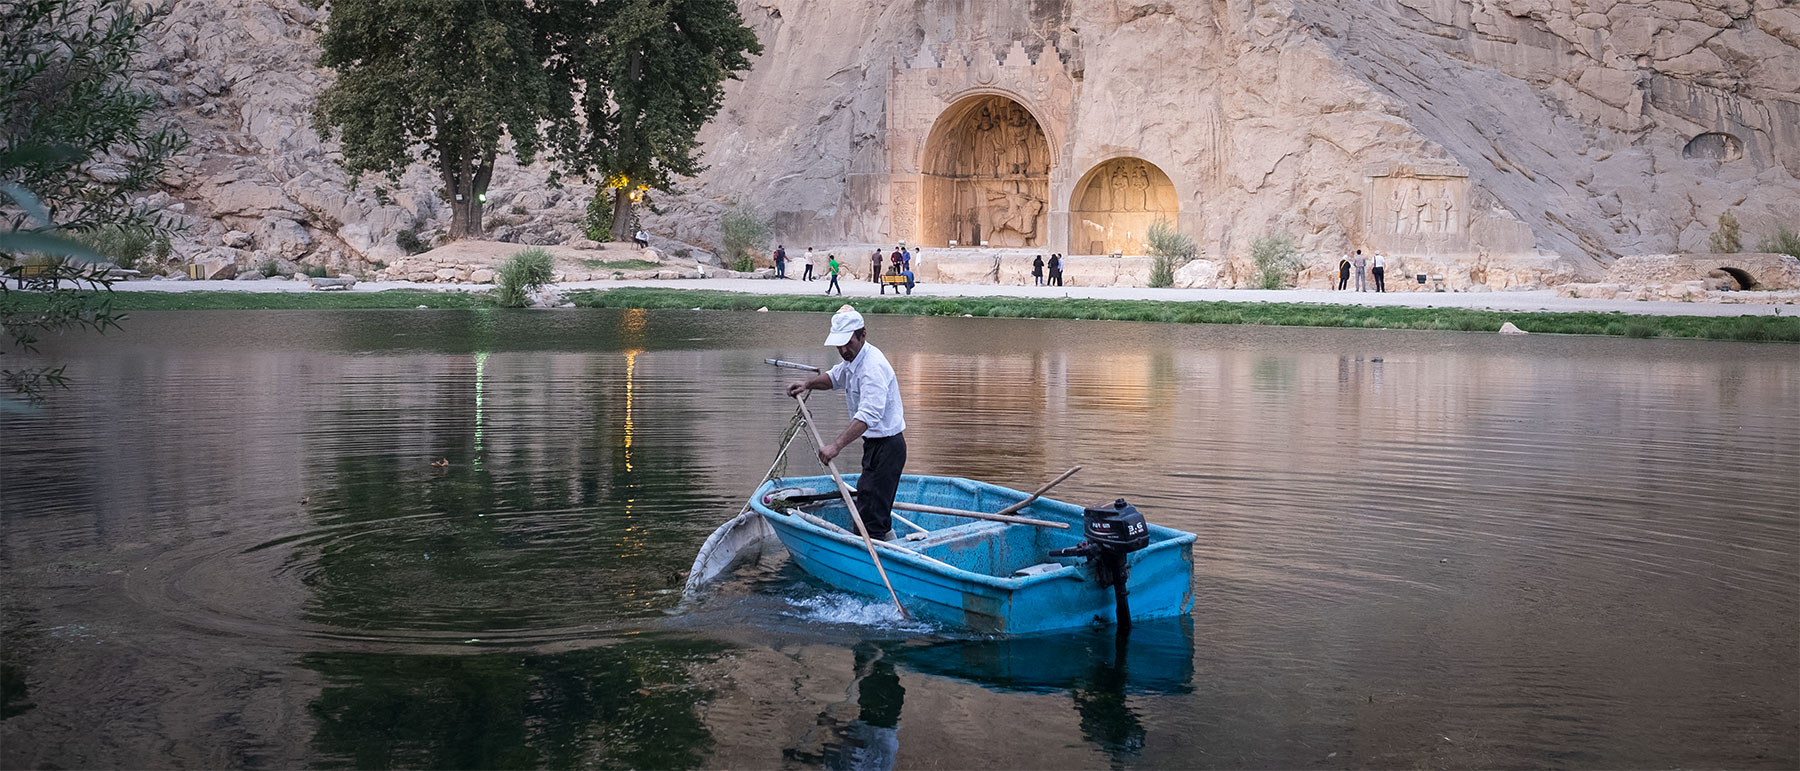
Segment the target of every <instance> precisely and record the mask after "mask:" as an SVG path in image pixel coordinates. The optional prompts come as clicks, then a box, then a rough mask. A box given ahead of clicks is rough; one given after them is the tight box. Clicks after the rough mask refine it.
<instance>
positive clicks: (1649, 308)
mask: <svg viewBox="0 0 1800 771" xmlns="http://www.w3.org/2000/svg"><path fill="white" fill-rule="evenodd" d="M556 286H557V287H559V288H561V289H563V290H564V291H568V290H575V289H617V288H620V287H654V288H657V289H712V290H718V291H725V292H745V293H751V294H810V293H820V294H822V293H824V291H825V282H823V281H813V282H810V283H809V282H804V281H793V280H789V281H767V280H758V279H745V278H708V279H684V280H660V281H655V280H645V281H582V282H572V283H566V284H557V285H556ZM113 288H114V289H115V290H118V291H123V292H194V291H207V290H214V291H232V292H306V291H312V290H311V288H310V286H309V285H308V284H306V283H304V282H296V281H278V280H274V279H265V280H262V281H121V282H119V283H117V284H114V285H113ZM489 288H491V287H490V286H489V285H486V284H419V283H413V282H410V281H367V282H362V283H359V284H357V285H356V289H354V290H352V291H357V292H378V291H381V290H384V289H413V290H420V291H427V292H431V291H437V292H455V291H475V290H485V289H489ZM843 289H844V297H845V298H859V297H876V296H877V294H876V286H875V285H874V284H871V283H869V282H867V281H846V282H843ZM888 295H889V296H892V295H893V293H892V292H889V293H888ZM913 296H915V297H1043V298H1054V297H1071V298H1082V299H1095V300H1169V301H1176V302H1240V303H1242V302H1281V303H1317V304H1324V305H1366V306H1371V307H1399V308H1471V309H1477V310H1495V311H1555V312H1571V311H1598V312H1602V313H1607V312H1619V313H1631V314H1642V315H1652V316H1768V315H1776V314H1779V315H1783V316H1788V315H1800V306H1796V305H1793V304H1789V305H1765V304H1757V303H1742V304H1739V303H1681V302H1641V301H1634V300H1582V299H1576V298H1570V297H1558V296H1556V291H1555V290H1553V289H1541V290H1535V291H1529V292H1392V293H1386V294H1377V293H1374V292H1330V291H1323V290H1318V289H1277V290H1260V289H1150V288H1145V287H1110V286H1105V287H1102V286H1066V287H1039V286H1002V285H995V284H920V285H919V286H917V287H915V288H914V289H913Z"/></svg>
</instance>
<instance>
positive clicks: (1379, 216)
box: [147, 0, 1800, 275]
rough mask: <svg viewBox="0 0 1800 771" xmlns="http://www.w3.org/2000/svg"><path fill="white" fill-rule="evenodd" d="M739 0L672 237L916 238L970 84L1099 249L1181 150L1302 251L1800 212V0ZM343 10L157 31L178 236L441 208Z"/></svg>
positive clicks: (1202, 192) (1503, 239) (1182, 204)
mask: <svg viewBox="0 0 1800 771" xmlns="http://www.w3.org/2000/svg"><path fill="white" fill-rule="evenodd" d="M740 8H741V10H742V11H743V13H744V17H745V19H746V21H747V23H749V24H751V25H752V26H753V27H754V28H755V29H756V30H757V33H758V36H759V37H760V38H761V40H762V41H763V43H764V45H765V47H766V51H765V53H764V55H763V56H762V57H761V58H760V59H759V60H757V62H756V65H755V69H754V70H753V71H752V72H750V73H748V74H747V75H746V76H745V78H744V79H743V80H742V81H741V82H737V83H734V84H732V86H731V88H730V90H729V93H728V96H727V99H726V102H725V106H724V108H723V110H722V111H721V112H720V114H719V116H718V118H717V119H716V120H715V121H714V122H713V124H711V125H710V126H709V127H708V128H707V129H706V131H705V133H704V134H703V139H704V140H705V146H706V156H705V162H706V163H707V164H708V166H709V168H708V170H707V171H706V172H704V173H703V174H701V175H700V176H699V177H697V178H695V179H692V180H688V181H687V182H685V183H684V184H683V185H682V187H681V188H680V189H679V190H678V191H677V192H676V193H675V194H673V195H667V194H665V195H661V196H658V197H657V200H656V204H657V206H658V208H659V209H661V211H662V213H661V214H647V215H646V216H645V221H646V223H647V224H648V225H649V227H650V228H651V229H652V230H653V231H655V232H657V233H658V234H659V235H668V236H672V237H675V238H680V239H682V240H685V241H690V242H695V243H716V241H717V231H716V227H717V225H716V222H717V218H718V214H719V213H720V212H721V211H722V210H723V208H724V206H725V205H726V203H727V202H729V201H731V200H733V199H740V198H741V199H745V200H750V201H753V202H755V203H756V204H758V205H759V206H760V207H761V208H762V209H763V210H764V211H766V212H769V213H770V214H772V215H773V216H774V217H775V220H776V224H777V228H776V232H777V238H778V239H779V240H782V241H784V242H786V243H787V244H788V245H789V246H790V247H799V246H802V245H809V244H817V245H820V246H825V245H827V244H833V243H868V242H885V241H890V240H892V239H894V238H897V237H901V236H902V235H903V234H905V233H907V232H910V231H909V230H908V228H910V227H913V226H914V224H915V223H916V222H918V221H920V220H921V219H924V218H929V217H931V216H934V215H932V214H931V212H930V210H929V201H926V202H924V204H923V205H924V208H923V209H922V208H920V206H921V202H920V201H918V200H915V199H911V198H908V197H907V196H909V195H916V194H917V193H916V189H917V186H915V187H913V188H909V187H908V184H909V182H910V181H911V180H912V179H915V178H917V176H918V174H919V173H921V169H919V168H907V164H908V163H909V162H911V163H913V164H914V165H915V166H917V164H918V163H920V161H918V159H919V158H921V157H922V156H923V154H924V153H925V152H926V151H927V149H928V148H927V147H926V146H925V145H927V144H929V143H930V142H932V141H936V140H934V139H932V138H931V137H934V136H936V134H929V133H926V130H927V129H931V128H932V122H933V120H935V118H936V116H937V115H938V114H940V110H939V107H938V106H937V105H940V104H951V103H954V102H955V100H957V99H961V98H964V96H965V95H967V94H990V95H991V94H999V95H1002V96H1007V97H1008V98H1015V99H1018V100H1020V101H1021V102H1022V103H1024V104H1025V105H1026V106H1027V107H1028V108H1030V109H1031V110H1032V112H1033V114H1034V115H1035V117H1036V119H1037V120H1038V121H1040V122H1041V123H1043V124H1044V131H1045V132H1046V133H1047V134H1048V135H1049V138H1050V144H1051V145H1052V149H1051V153H1052V155H1053V157H1054V163H1053V164H1052V168H1051V171H1050V178H1049V180H1048V182H1047V183H1045V184H1047V186H1048V189H1049V191H1050V193H1049V195H1048V199H1049V200H1047V201H1043V202H1041V203H1042V205H1043V206H1044V207H1045V209H1046V211H1045V214H1044V219H1043V223H1044V227H1043V232H1044V233H1046V234H1047V235H1046V236H1044V241H1043V242H1042V243H1041V245H1042V246H1043V247H1045V250H1046V251H1052V250H1054V251H1064V252H1070V251H1074V252H1076V253H1080V250H1079V249H1078V248H1077V249H1070V248H1068V245H1069V244H1070V243H1071V241H1073V242H1076V243H1078V244H1079V243H1083V242H1084V241H1083V240H1082V239H1081V238H1080V236H1079V232H1080V227H1079V221H1080V220H1081V217H1082V216H1083V215H1082V214H1080V213H1079V212H1074V213H1071V211H1070V210H1071V208H1079V207H1078V206H1075V205H1074V204H1073V202H1072V201H1073V199H1074V198H1075V197H1076V196H1077V195H1078V193H1079V190H1078V188H1080V187H1081V186H1082V185H1083V184H1084V182H1083V180H1084V179H1085V178H1086V177H1087V176H1089V175H1091V170H1092V169H1097V168H1099V167H1100V165H1101V164H1104V163H1107V162H1108V161H1110V160H1114V159H1120V158H1132V159H1144V160H1146V161H1148V162H1150V163H1152V164H1154V166H1156V167H1157V168H1158V169H1160V170H1161V171H1162V172H1164V173H1166V175H1167V177H1168V178H1169V179H1171V180H1172V183H1171V184H1172V186H1173V187H1174V188H1175V191H1176V194H1177V195H1176V198H1177V199H1178V201H1179V213H1178V216H1177V217H1176V219H1177V221H1178V223H1179V225H1180V227H1181V229H1182V230H1183V231H1185V232H1187V233H1189V234H1190V235H1193V236H1194V237H1196V239H1197V240H1198V241H1199V242H1200V244H1201V246H1202V248H1203V249H1204V250H1205V251H1206V253H1207V256H1208V257H1211V258H1214V259H1223V260H1238V261H1241V260H1242V259H1243V258H1244V255H1245V254H1246V253H1247V250H1248V246H1249V243H1250V241H1251V240H1252V239H1253V238H1255V237H1257V236H1260V235H1262V234H1265V233H1269V232H1274V231H1277V230H1285V231H1287V232H1290V233H1293V234H1295V235H1296V236H1298V238H1299V241H1300V245H1301V248H1302V250H1303V251H1304V252H1307V253H1312V254H1320V255H1325V254H1335V253H1336V252H1338V251H1341V250H1344V249H1349V248H1382V249H1385V250H1388V251H1389V252H1390V253H1396V254H1399V255H1403V256H1404V255H1411V256H1414V257H1416V258H1418V259H1433V260H1445V261H1454V260H1458V259H1466V260H1481V261H1483V262H1484V263H1486V264H1493V263H1496V262H1504V261H1506V260H1507V259H1508V258H1509V257H1517V258H1518V259H1519V260H1520V261H1522V262H1529V263H1531V264H1538V263H1542V262H1544V261H1545V260H1550V261H1552V262H1555V263H1556V267H1555V269H1554V270H1553V271H1551V272H1553V273H1560V274H1588V275H1597V274H1598V273H1599V272H1600V271H1601V270H1603V268H1604V266H1605V264H1607V263H1609V262H1611V261H1612V260H1613V259H1614V258H1616V257H1618V256H1620V255H1628V254H1642V253H1664V252H1672V251H1697V250H1704V249H1705V241H1706V236H1707V234H1708V233H1709V232H1710V231H1711V230H1712V228H1713V226H1714V222H1715V221H1716V219H1717V218H1718V216H1719V215H1720V214H1721V213H1723V212H1726V211H1730V212H1731V213H1733V214H1734V215H1735V216H1736V218H1737V219H1738V220H1739V221H1740V222H1741V223H1743V227H1744V232H1745V233H1746V236H1747V238H1746V240H1747V241H1751V240H1754V238H1755V237H1756V236H1757V235H1759V234H1762V233H1766V232H1769V231H1771V230H1773V229H1774V227H1775V226H1776V225H1777V224H1787V225H1788V226H1789V227H1793V226H1794V225H1795V224H1796V223H1800V96H1797V94H1800V5H1796V3H1795V2H1794V0H1646V1H1645V2H1618V1H1617V0H1210V1H1203V2H1187V3H1157V2H1149V3H1139V2H1125V1H1121V0H1032V1H1031V2H1018V3H971V2H966V1H965V0H899V1H898V2H891V3H872V2H867V0H744V1H743V2H741V3H740ZM327 12H328V8H327V10H324V11H315V10H313V9H311V8H309V7H308V6H306V5H305V4H304V3H302V2H300V0H230V1H225V2H214V3H183V4H177V5H176V7H175V11H174V14H173V16H172V17H171V19H170V20H169V23H168V25H167V26H166V27H165V28H164V29H162V30H161V31H159V32H158V33H157V34H156V35H155V36H154V39H153V40H152V41H151V45H150V46H149V50H148V51H147V57H148V60H149V61H148V63H149V64H150V65H151V69H152V75H151V78H152V80H153V82H154V85H155V86H156V87H157V88H158V89H159V90H160V91H161V93H162V94H163V95H164V97H165V99H166V100H168V102H169V110H170V111H171V113H172V114H173V115H174V116H175V117H176V118H177V119H178V120H179V121H180V122H182V123H183V124H184V125H186V126H187V127H188V128H189V130H190V132H192V133H193V134H194V136H195V138H196V142H195V146H194V149H193V150H192V151H191V152H190V153H189V154H188V155H187V156H185V157H183V158H182V159H180V162H179V165H178V168H177V169H176V170H175V171H174V172H172V173H171V174H170V175H169V178H168V179H167V180H166V182H167V183H168V185H169V189H168V191H167V192H166V193H162V194H158V195H156V196H153V197H152V199H151V202H152V203H154V204H157V205H159V206H163V207H165V208H168V209H169V210H170V211H179V213H180V214H181V215H182V216H184V217H185V218H186V221H187V222H188V223H189V224H190V225H191V230H190V231H189V233H188V237H187V239H186V241H185V242H184V243H183V244H182V245H181V248H182V249H185V250H187V251H189V252H192V251H196V250H222V249H236V250H237V252H236V253H237V254H238V255H240V256H241V258H242V259H243V260H244V262H246V263H247V264H249V263H253V262H255V261H258V260H262V259H275V258H283V259H299V258H305V259H308V260H310V261H316V262H325V263H328V264H335V265H338V266H341V267H343V268H348V269H357V268H359V267H366V266H367V265H368V262H369V261H372V260H379V261H388V260H392V259H394V258H395V257H397V256H398V255H399V254H400V253H401V252H400V250H399V248H398V247H397V246H396V245H395V237H396V235H397V234H399V233H401V232H402V231H406V230H412V231H415V232H419V233H424V234H427V237H429V233H430V232H431V231H433V230H434V229H439V228H442V227H443V225H444V224H446V222H447V220H448V212H447V211H446V210H445V207H444V206H443V204H442V202H441V201H439V200H438V199H437V197H436V193H435V190H436V183H435V180H434V179H433V176H432V175H431V174H430V173H429V172H427V171H426V170H424V169H423V168H419V169H415V170H413V171H411V172H409V173H408V174H406V175H405V176H403V177H402V178H401V180H400V181H399V182H398V183H396V184H389V185H387V187H388V190H389V192H388V195H386V196H384V197H378V196H377V194H376V193H375V191H374V185H373V183H374V182H376V181H377V180H365V181H364V182H363V185H362V186H361V187H360V188H352V187H351V186H350V185H349V182H348V180H347V179H345V177H344V174H343V172H342V171H341V170H340V169H338V168H337V166H336V165H335V164H333V163H332V160H333V157H334V155H333V154H334V151H335V148H334V146H333V145H332V144H331V143H326V142H322V141H320V140H319V138H318V136H317V134H316V132H315V131H314V129H313V127H312V123H311V118H310V114H309V110H310V105H311V101H312V97H313V95H314V94H316V93H317V90H318V88H319V87H320V86H321V85H322V84H323V83H325V82H327V79H328V78H329V76H330V75H329V73H328V72H325V71H322V70H319V69H318V68H316V67H315V66H314V64H313V62H314V60H315V59H316V56H317V49H316V40H317V36H318V34H319V31H320V30H321V29H322V25H323V19H324V17H323V14H324V13H327ZM1044 73H1049V74H1047V75H1046V74H1044ZM983 78H987V80H985V81H984V80H982V79H983ZM1008 78H1011V80H1008ZM934 99H939V100H942V101H941V102H937V101H932V100H934ZM943 114H948V113H947V112H944V113H943ZM920 116H923V117H922V118H921V117H920ZM907 121H912V123H908V122H907ZM915 124H916V125H917V126H919V127H921V128H917V129H915V128H913V127H912V126H914V125H915ZM909 132H912V133H909ZM909 158H911V159H913V160H912V161H909V160H908V159H909ZM927 171H928V170H927ZM909 174H911V175H913V176H912V177H909V176H908V175H909ZM545 176H546V175H545V174H544V173H543V172H542V170H539V169H530V168H525V169H520V168H516V167H503V168H502V169H501V170H499V171H498V172H496V175H495V183H494V191H493V193H492V194H491V196H490V205H489V210H488V211H489V214H490V223H491V224H493V225H496V226H498V230H497V232H496V233H495V235H497V236H498V237H500V238H502V239H504V240H516V241H520V242H527V243H557V242H562V241H565V240H568V239H571V238H575V237H577V236H578V235H579V233H578V229H579V228H578V222H579V217H580V212H581V207H582V206H583V205H585V203H586V199H587V196H588V191H587V190H580V189H578V190H573V191H565V190H557V189H552V188H549V187H548V186H547V185H546V184H545V183H544V180H545ZM909 191H911V192H909ZM1059 245H1060V246H1062V247H1063V248H1060V249H1053V248H1052V247H1055V246H1059ZM1747 245H1748V244H1747ZM259 252H260V254H258V253H259ZM1246 273H1247V272H1246Z"/></svg>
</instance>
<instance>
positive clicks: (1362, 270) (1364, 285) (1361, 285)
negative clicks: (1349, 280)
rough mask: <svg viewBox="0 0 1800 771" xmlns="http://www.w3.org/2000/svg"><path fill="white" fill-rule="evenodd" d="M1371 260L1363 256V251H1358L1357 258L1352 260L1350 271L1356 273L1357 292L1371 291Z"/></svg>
mask: <svg viewBox="0 0 1800 771" xmlns="http://www.w3.org/2000/svg"><path fill="white" fill-rule="evenodd" d="M1368 268H1369V258H1368V257H1365V256H1363V253H1362V250H1361V249H1358V250H1356V256H1355V257H1352V258H1350V270H1352V271H1355V273H1356V291H1358V292H1367V291H1369V271H1368Z"/></svg>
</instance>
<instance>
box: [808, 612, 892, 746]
mask: <svg viewBox="0 0 1800 771" xmlns="http://www.w3.org/2000/svg"><path fill="white" fill-rule="evenodd" d="M851 652H852V653H853V654H854V655H855V656H856V680H855V682H854V683H853V686H852V687H853V688H854V689H855V690H856V706H857V715H856V719H855V720H851V721H850V722H848V723H843V724H838V725H834V723H835V722H836V721H835V720H834V719H833V718H832V717H831V716H830V715H829V714H820V715H819V721H820V724H821V725H826V726H829V727H830V729H831V732H832V734H833V736H834V737H835V738H836V740H837V741H832V742H827V743H826V744H825V747H824V752H823V757H822V758H820V760H823V761H824V765H825V767H826V768H829V769H832V771H892V769H893V768H894V758H895V756H897V755H899V754H900V707H901V705H902V704H903V703H904V702H905V701H906V689H905V688H902V687H901V686H900V675H898V674H896V673H895V672H894V663H893V662H892V661H889V660H887V658H886V656H885V655H884V653H885V652H884V651H883V650H882V649H881V646H880V645H878V644H877V643H873V642H863V643H858V644H857V645H856V647H854V648H852V649H851Z"/></svg>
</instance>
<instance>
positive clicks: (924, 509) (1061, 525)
mask: <svg viewBox="0 0 1800 771" xmlns="http://www.w3.org/2000/svg"><path fill="white" fill-rule="evenodd" d="M894 508H896V509H899V510H901V511H916V512H919V513H921V514H944V515H947V516H952V517H968V518H969V519H985V520H987V521H989V522H1006V523H1009V524H1014V525H1031V526H1033V527H1053V528H1056V529H1057V530H1067V529H1069V523H1067V522H1051V521H1049V520H1043V519H1030V518H1028V517H1009V516H1006V515H1004V514H989V513H987V512H983V511H967V510H964V509H946V508H944V507H942V506H927V505H925V504H923V503H902V502H900V501H894Z"/></svg>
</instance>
